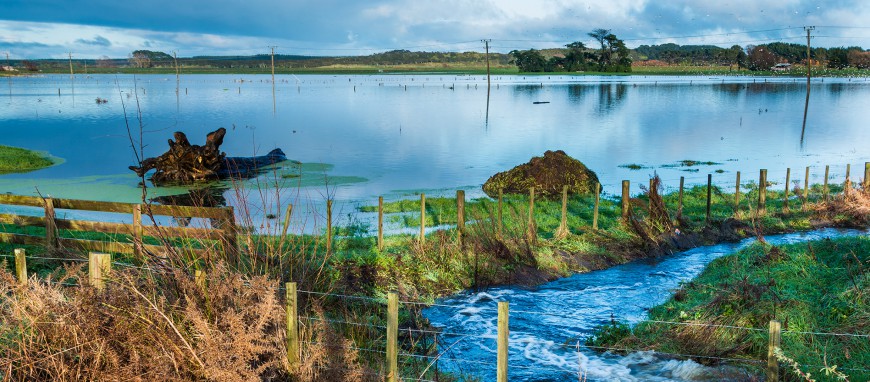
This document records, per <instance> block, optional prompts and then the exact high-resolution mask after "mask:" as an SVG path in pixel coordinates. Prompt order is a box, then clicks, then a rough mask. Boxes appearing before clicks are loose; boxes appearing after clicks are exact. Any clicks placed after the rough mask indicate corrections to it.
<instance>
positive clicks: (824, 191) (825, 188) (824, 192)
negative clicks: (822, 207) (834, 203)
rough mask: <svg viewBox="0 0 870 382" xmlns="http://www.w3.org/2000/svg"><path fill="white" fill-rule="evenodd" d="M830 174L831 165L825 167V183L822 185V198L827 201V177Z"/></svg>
mask: <svg viewBox="0 0 870 382" xmlns="http://www.w3.org/2000/svg"><path fill="white" fill-rule="evenodd" d="M830 173H831V165H825V183H824V184H823V185H822V196H823V197H824V199H825V201H828V177H829V176H830Z"/></svg>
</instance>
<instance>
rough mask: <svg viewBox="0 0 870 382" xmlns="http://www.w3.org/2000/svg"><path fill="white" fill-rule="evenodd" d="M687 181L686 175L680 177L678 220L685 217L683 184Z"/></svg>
mask: <svg viewBox="0 0 870 382" xmlns="http://www.w3.org/2000/svg"><path fill="white" fill-rule="evenodd" d="M685 183H686V177H684V176H681V177H680V196H679V205H677V220H679V219H682V218H683V186H684V185H685Z"/></svg>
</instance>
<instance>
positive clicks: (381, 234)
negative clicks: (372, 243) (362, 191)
mask: <svg viewBox="0 0 870 382" xmlns="http://www.w3.org/2000/svg"><path fill="white" fill-rule="evenodd" d="M378 251H381V252H383V251H384V197H383V196H378Z"/></svg>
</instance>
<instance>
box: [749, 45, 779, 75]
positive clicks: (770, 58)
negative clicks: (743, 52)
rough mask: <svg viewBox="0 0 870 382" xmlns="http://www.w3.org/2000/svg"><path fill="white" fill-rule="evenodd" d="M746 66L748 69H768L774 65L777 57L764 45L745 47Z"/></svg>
mask: <svg viewBox="0 0 870 382" xmlns="http://www.w3.org/2000/svg"><path fill="white" fill-rule="evenodd" d="M747 50H748V51H749V54H748V56H747V67H748V68H749V70H769V69H770V68H771V67H773V66H774V65H776V63H777V61H778V60H779V58H778V57H777V55H775V54H773V52H771V51H770V49H768V48H767V46H766V45H758V46H750V47H748V49H747Z"/></svg>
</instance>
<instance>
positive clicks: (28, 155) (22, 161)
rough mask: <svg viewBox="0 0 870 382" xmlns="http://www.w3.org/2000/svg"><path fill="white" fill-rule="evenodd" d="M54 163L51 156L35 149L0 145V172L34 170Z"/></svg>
mask: <svg viewBox="0 0 870 382" xmlns="http://www.w3.org/2000/svg"><path fill="white" fill-rule="evenodd" d="M54 164H55V162H54V161H53V160H52V159H51V158H49V157H47V156H46V155H43V154H40V153H37V152H35V151H30V150H27V149H22V148H18V147H11V146H4V145H0V174H3V173H10V172H28V171H34V170H39V169H42V168H46V167H50V166H52V165H54Z"/></svg>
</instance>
